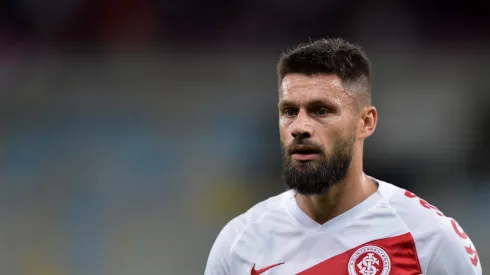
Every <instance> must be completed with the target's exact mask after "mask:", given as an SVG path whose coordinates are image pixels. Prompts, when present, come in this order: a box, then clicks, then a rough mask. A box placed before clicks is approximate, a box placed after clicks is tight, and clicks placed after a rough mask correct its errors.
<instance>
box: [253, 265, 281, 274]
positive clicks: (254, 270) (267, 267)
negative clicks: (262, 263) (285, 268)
mask: <svg viewBox="0 0 490 275" xmlns="http://www.w3.org/2000/svg"><path fill="white" fill-rule="evenodd" d="M282 264H284V263H279V264H273V265H270V266H266V267H264V268H262V269H259V270H256V269H255V264H254V266H252V270H251V272H250V274H251V275H259V274H262V273H264V272H266V271H267V270H269V269H271V268H273V267H276V266H278V265H282Z"/></svg>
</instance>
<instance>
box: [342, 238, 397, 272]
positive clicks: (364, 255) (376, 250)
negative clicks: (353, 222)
mask: <svg viewBox="0 0 490 275" xmlns="http://www.w3.org/2000/svg"><path fill="white" fill-rule="evenodd" d="M390 269H391V261H390V257H389V256H388V253H386V251H384V250H383V249H381V248H380V247H378V246H374V245H368V246H363V247H361V248H359V249H357V250H356V252H354V254H352V256H351V257H350V260H349V263H348V270H349V274H350V275H388V274H389V273H390Z"/></svg>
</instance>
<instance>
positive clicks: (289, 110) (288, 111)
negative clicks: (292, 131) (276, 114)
mask: <svg viewBox="0 0 490 275" xmlns="http://www.w3.org/2000/svg"><path fill="white" fill-rule="evenodd" d="M284 115H286V116H288V117H292V116H295V115H296V110H294V109H292V108H286V109H284Z"/></svg>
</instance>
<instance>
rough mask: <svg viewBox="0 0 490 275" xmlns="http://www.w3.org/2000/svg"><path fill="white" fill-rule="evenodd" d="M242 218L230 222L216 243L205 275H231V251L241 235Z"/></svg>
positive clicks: (212, 248)
mask: <svg viewBox="0 0 490 275" xmlns="http://www.w3.org/2000/svg"><path fill="white" fill-rule="evenodd" d="M242 223H243V222H242V220H241V217H237V218H235V219H233V220H232V221H230V222H228V224H226V225H225V226H224V227H223V229H222V230H221V232H220V233H219V234H218V237H217V238H216V240H215V241H214V244H213V246H212V247H211V251H210V252H209V256H208V260H207V263H206V269H205V271H204V275H229V274H231V273H230V255H231V249H232V246H233V244H234V242H235V240H236V239H237V238H238V236H239V234H240V225H241V224H242Z"/></svg>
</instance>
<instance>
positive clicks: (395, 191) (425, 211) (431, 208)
mask: <svg viewBox="0 0 490 275" xmlns="http://www.w3.org/2000/svg"><path fill="white" fill-rule="evenodd" d="M379 183H380V193H381V195H382V196H383V198H384V199H385V200H386V201H387V202H388V203H389V205H390V206H391V207H392V208H393V210H394V211H395V213H396V214H397V216H398V217H399V218H400V219H401V220H402V221H403V222H404V223H405V225H406V226H407V227H408V229H409V230H410V231H414V230H420V229H424V230H429V229H431V228H432V229H434V231H437V230H438V228H439V227H440V226H441V225H442V224H443V223H444V221H445V215H444V213H443V212H442V211H441V210H439V208H438V207H437V206H435V205H432V204H431V203H430V202H429V201H427V200H425V199H424V198H422V197H420V196H418V195H417V194H415V193H413V192H411V191H410V190H407V189H403V188H400V187H398V186H396V185H394V184H391V183H388V182H384V181H379Z"/></svg>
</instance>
